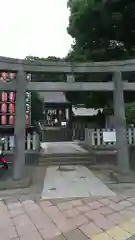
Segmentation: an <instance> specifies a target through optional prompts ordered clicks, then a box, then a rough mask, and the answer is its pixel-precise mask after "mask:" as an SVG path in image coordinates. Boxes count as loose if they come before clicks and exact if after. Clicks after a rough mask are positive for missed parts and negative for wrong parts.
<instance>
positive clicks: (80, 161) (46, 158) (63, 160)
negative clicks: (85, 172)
mask: <svg viewBox="0 0 135 240" xmlns="http://www.w3.org/2000/svg"><path fill="white" fill-rule="evenodd" d="M94 163H95V157H94V155H92V154H89V153H53V154H50V153H42V154H41V156H40V158H39V160H38V163H37V164H38V165H40V166H49V165H91V164H92V165H93V164H94Z"/></svg>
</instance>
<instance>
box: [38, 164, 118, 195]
mask: <svg viewBox="0 0 135 240" xmlns="http://www.w3.org/2000/svg"><path fill="white" fill-rule="evenodd" d="M72 168H74V171H58V167H57V166H53V167H48V168H47V171H46V176H45V180H44V187H43V190H42V194H41V199H56V198H72V197H89V196H96V197H97V196H115V193H114V192H112V191H111V190H110V189H109V188H108V187H107V186H106V185H105V184H104V183H103V182H102V181H101V180H99V179H98V178H97V177H96V176H95V175H94V174H93V173H92V172H91V171H90V170H89V169H88V168H86V167H84V166H79V165H78V166H71V169H72Z"/></svg>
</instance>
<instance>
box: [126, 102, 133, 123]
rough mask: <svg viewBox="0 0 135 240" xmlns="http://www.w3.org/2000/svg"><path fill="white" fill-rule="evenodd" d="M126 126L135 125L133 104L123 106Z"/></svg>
mask: <svg viewBox="0 0 135 240" xmlns="http://www.w3.org/2000/svg"><path fill="white" fill-rule="evenodd" d="M125 110H126V119H127V124H128V125H129V124H134V125H135V102H132V103H127V104H126V106H125Z"/></svg>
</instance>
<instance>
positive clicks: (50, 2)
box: [0, 0, 73, 59]
mask: <svg viewBox="0 0 135 240" xmlns="http://www.w3.org/2000/svg"><path fill="white" fill-rule="evenodd" d="M0 9H1V12H0V56H6V57H13V58H21V59H22V58H25V57H26V56H29V55H31V56H38V57H47V56H56V57H64V56H66V54H67V53H68V51H69V49H70V47H71V44H72V42H73V40H72V38H71V37H70V36H69V35H68V34H67V30H66V28H67V26H68V19H69V10H68V9H67V0H0Z"/></svg>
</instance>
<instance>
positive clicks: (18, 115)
mask: <svg viewBox="0 0 135 240" xmlns="http://www.w3.org/2000/svg"><path fill="white" fill-rule="evenodd" d="M16 86H17V88H16V103H15V128H14V137H15V159H14V166H13V179H14V180H20V179H21V178H23V173H24V166H25V134H26V133H25V131H26V116H25V115H26V111H25V107H26V105H25V100H26V99H25V93H26V86H27V80H26V74H25V72H24V71H23V66H22V65H20V69H19V71H18V73H17V83H16Z"/></svg>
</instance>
